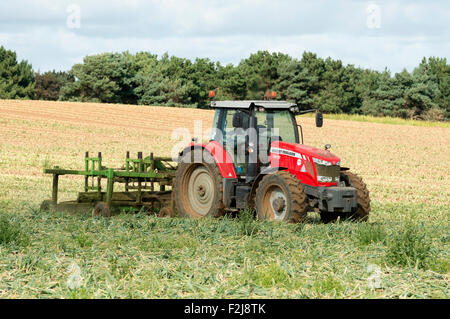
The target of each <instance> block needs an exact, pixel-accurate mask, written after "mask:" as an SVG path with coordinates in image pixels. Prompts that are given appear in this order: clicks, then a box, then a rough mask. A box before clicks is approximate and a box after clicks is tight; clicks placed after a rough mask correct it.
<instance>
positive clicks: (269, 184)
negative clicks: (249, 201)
mask: <svg viewBox="0 0 450 319" xmlns="http://www.w3.org/2000/svg"><path fill="white" fill-rule="evenodd" d="M308 208H309V205H308V197H307V196H306V194H305V191H304V188H303V185H302V184H301V183H300V181H299V180H298V179H297V178H296V177H295V176H294V175H292V174H290V173H289V172H286V171H279V172H277V173H276V174H270V175H266V176H265V177H264V178H263V179H262V181H261V183H260V184H259V185H258V189H257V190H256V213H257V215H258V219H260V220H277V221H286V222H291V223H299V222H303V221H304V220H305V219H306V216H307V213H308Z"/></svg>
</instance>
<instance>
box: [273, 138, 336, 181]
mask: <svg viewBox="0 0 450 319" xmlns="http://www.w3.org/2000/svg"><path fill="white" fill-rule="evenodd" d="M273 148H278V149H281V150H283V151H288V152H290V154H289V153H288V154H278V153H274V152H270V158H269V159H270V163H271V166H272V167H283V168H286V169H287V170H288V171H289V173H291V174H293V175H295V176H296V177H297V178H298V179H299V180H300V182H302V183H303V184H306V185H310V186H315V187H317V186H325V187H328V186H337V183H319V182H317V174H316V168H315V165H314V162H313V157H314V158H317V159H321V160H324V161H328V162H331V164H332V165H336V164H337V163H338V162H340V158H339V157H337V156H336V155H334V154H332V153H331V152H329V151H326V150H322V149H318V148H315V147H311V146H307V145H301V144H294V143H287V142H281V141H276V142H273V143H272V145H271V149H273Z"/></svg>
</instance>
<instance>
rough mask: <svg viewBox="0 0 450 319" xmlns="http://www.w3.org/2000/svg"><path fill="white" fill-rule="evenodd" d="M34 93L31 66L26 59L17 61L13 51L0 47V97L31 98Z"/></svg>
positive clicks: (33, 77) (33, 78)
mask: <svg viewBox="0 0 450 319" xmlns="http://www.w3.org/2000/svg"><path fill="white" fill-rule="evenodd" d="M34 95H35V76H34V72H33V67H32V66H31V64H28V62H27V61H21V62H20V63H18V62H17V55H16V53H15V52H13V51H9V50H6V49H5V48H4V47H3V46H1V47H0V98H1V99H32V98H34Z"/></svg>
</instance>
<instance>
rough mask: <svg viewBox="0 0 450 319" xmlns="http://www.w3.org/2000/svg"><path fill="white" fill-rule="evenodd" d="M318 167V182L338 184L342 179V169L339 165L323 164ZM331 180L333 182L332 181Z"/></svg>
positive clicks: (317, 165)
mask: <svg viewBox="0 0 450 319" xmlns="http://www.w3.org/2000/svg"><path fill="white" fill-rule="evenodd" d="M315 165H316V172H317V180H318V181H319V182H323V183H338V182H339V178H340V172H341V169H340V167H339V166H338V165H331V166H326V165H321V164H317V163H316V164H315ZM330 178H331V180H330Z"/></svg>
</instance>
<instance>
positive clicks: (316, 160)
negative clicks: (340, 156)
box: [313, 157, 333, 166]
mask: <svg viewBox="0 0 450 319" xmlns="http://www.w3.org/2000/svg"><path fill="white" fill-rule="evenodd" d="M313 161H314V163H316V164H319V165H325V166H331V165H333V164H331V162H328V161H324V160H321V159H318V158H314V157H313Z"/></svg>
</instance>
